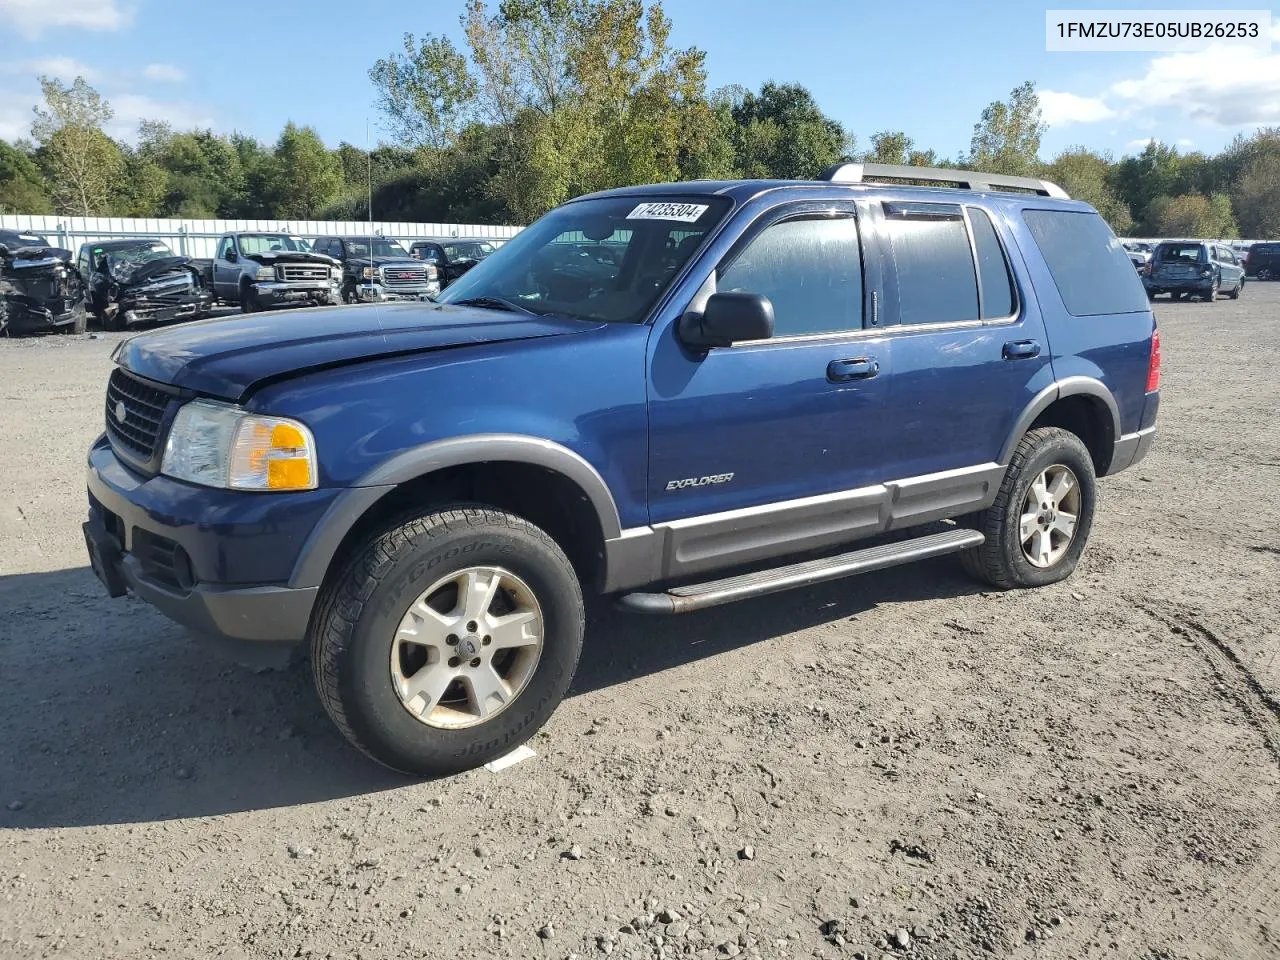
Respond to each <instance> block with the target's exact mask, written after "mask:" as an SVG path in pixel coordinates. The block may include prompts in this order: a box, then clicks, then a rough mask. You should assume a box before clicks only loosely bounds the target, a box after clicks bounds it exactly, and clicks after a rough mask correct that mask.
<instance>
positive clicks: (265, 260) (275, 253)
mask: <svg viewBox="0 0 1280 960" xmlns="http://www.w3.org/2000/svg"><path fill="white" fill-rule="evenodd" d="M244 256H245V259H247V260H256V261H257V262H258V263H261V264H263V265H264V266H271V265H272V264H275V263H327V264H329V266H331V267H340V266H342V261H341V260H335V259H334V258H333V257H331V256H329V255H328V254H327V253H308V252H306V251H305V250H268V251H266V252H264V253H246V254H245V255H244Z"/></svg>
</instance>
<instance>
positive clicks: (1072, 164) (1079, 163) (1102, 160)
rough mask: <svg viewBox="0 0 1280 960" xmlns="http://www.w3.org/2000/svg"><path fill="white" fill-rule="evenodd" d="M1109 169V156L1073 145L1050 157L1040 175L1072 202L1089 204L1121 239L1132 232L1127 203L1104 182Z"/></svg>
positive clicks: (1106, 179) (1107, 176) (1110, 166)
mask: <svg viewBox="0 0 1280 960" xmlns="http://www.w3.org/2000/svg"><path fill="white" fill-rule="evenodd" d="M1112 166H1113V162H1112V159H1111V156H1110V155H1109V154H1105V153H1097V152H1095V151H1093V150H1090V149H1088V148H1087V147H1083V146H1075V147H1068V148H1067V149H1066V150H1063V151H1062V152H1061V153H1059V154H1058V155H1057V156H1056V157H1054V158H1053V162H1052V163H1050V164H1047V165H1046V166H1045V167H1044V170H1043V171H1042V173H1043V176H1044V177H1045V179H1047V180H1051V181H1053V182H1054V183H1056V184H1058V185H1059V186H1060V187H1062V188H1063V189H1064V190H1066V191H1067V193H1069V194H1070V195H1071V196H1072V197H1073V198H1075V199H1076V200H1083V201H1085V202H1086V203H1090V204H1092V205H1093V207H1094V209H1095V210H1097V211H1098V212H1099V213H1100V214H1102V216H1103V219H1105V220H1106V221H1107V223H1109V224H1110V225H1111V229H1112V230H1114V231H1115V232H1116V233H1118V234H1120V235H1121V236H1123V235H1124V234H1126V233H1128V232H1129V231H1130V230H1132V229H1133V217H1132V216H1131V215H1130V213H1129V206H1128V204H1126V203H1125V202H1124V201H1123V200H1121V199H1120V197H1119V196H1118V195H1117V194H1116V192H1115V191H1114V190H1113V189H1112V188H1111V184H1110V183H1109V181H1108V178H1109V176H1110V173H1111V168H1112Z"/></svg>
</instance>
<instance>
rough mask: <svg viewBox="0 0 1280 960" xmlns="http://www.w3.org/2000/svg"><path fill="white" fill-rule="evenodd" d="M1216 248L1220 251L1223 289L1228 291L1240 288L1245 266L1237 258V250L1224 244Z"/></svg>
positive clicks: (1219, 265)
mask: <svg viewBox="0 0 1280 960" xmlns="http://www.w3.org/2000/svg"><path fill="white" fill-rule="evenodd" d="M1215 249H1216V250H1217V252H1218V269H1219V270H1220V271H1221V277H1222V289H1223V290H1226V291H1231V290H1239V289H1240V281H1241V280H1243V279H1244V267H1242V266H1241V265H1240V261H1239V260H1237V259H1236V254H1235V251H1234V250H1232V249H1231V248H1230V247H1223V246H1219V247H1216V248H1215Z"/></svg>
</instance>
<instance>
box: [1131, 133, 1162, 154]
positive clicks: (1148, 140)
mask: <svg viewBox="0 0 1280 960" xmlns="http://www.w3.org/2000/svg"><path fill="white" fill-rule="evenodd" d="M1155 142H1156V139H1155V137H1144V138H1142V139H1141V140H1130V141H1129V142H1128V143H1126V144H1125V145H1124V150H1125V153H1141V152H1142V151H1143V150H1145V149H1147V147H1148V146H1149V145H1151V144H1153V143H1155Z"/></svg>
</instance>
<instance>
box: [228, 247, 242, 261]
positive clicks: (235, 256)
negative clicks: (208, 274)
mask: <svg viewBox="0 0 1280 960" xmlns="http://www.w3.org/2000/svg"><path fill="white" fill-rule="evenodd" d="M239 259H240V255H239V254H237V253H236V252H235V251H234V250H228V251H227V255H226V261H227V263H235V262H236V261H237V260H239Z"/></svg>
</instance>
